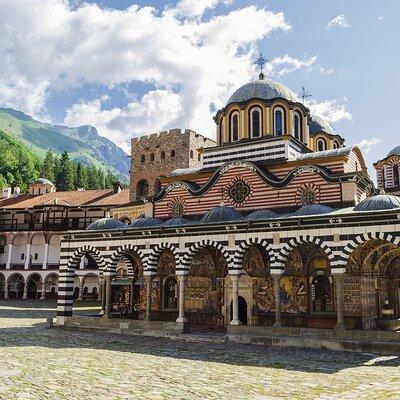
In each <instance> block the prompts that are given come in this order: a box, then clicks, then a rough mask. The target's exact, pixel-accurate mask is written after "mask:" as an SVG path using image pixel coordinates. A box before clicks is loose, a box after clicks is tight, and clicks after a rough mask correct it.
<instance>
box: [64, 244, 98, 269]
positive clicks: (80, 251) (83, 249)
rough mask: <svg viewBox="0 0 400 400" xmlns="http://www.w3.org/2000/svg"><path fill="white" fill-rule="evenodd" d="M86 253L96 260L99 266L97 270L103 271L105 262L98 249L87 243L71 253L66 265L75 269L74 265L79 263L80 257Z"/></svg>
mask: <svg viewBox="0 0 400 400" xmlns="http://www.w3.org/2000/svg"><path fill="white" fill-rule="evenodd" d="M87 253H89V254H90V256H91V257H92V258H93V260H94V261H96V264H97V265H98V266H99V271H103V270H104V269H105V266H106V263H105V261H104V259H103V257H102V256H101V254H100V251H99V250H98V249H96V248H95V247H93V246H89V245H85V246H83V247H81V248H79V249H78V250H76V251H75V252H74V253H73V254H72V256H71V257H70V259H69V260H68V267H69V268H73V269H74V270H75V268H76V265H77V264H78V263H79V261H80V259H81V258H82V257H83V256H84V255H85V254H87Z"/></svg>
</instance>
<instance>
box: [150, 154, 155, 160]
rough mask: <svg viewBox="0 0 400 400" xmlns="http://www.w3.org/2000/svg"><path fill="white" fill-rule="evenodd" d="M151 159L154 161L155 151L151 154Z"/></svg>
mask: <svg viewBox="0 0 400 400" xmlns="http://www.w3.org/2000/svg"><path fill="white" fill-rule="evenodd" d="M150 161H151V162H153V161H154V153H151V154H150Z"/></svg>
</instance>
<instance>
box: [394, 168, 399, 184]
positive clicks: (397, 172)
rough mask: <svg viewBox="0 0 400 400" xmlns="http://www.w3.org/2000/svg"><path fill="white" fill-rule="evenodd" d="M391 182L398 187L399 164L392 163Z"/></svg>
mask: <svg viewBox="0 0 400 400" xmlns="http://www.w3.org/2000/svg"><path fill="white" fill-rule="evenodd" d="M393 183H394V187H396V188H397V187H399V166H398V165H393Z"/></svg>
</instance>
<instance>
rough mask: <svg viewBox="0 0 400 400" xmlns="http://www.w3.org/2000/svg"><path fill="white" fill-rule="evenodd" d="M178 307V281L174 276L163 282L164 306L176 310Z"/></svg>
mask: <svg viewBox="0 0 400 400" xmlns="http://www.w3.org/2000/svg"><path fill="white" fill-rule="evenodd" d="M177 307H178V283H177V281H176V279H175V278H174V277H172V276H171V277H169V278H167V279H166V280H165V282H164V308H167V309H171V310H176V309H177Z"/></svg>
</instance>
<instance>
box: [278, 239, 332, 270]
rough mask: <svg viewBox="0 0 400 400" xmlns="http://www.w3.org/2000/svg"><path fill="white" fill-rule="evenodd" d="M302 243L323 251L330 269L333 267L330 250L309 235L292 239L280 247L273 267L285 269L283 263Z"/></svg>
mask: <svg viewBox="0 0 400 400" xmlns="http://www.w3.org/2000/svg"><path fill="white" fill-rule="evenodd" d="M303 243H314V244H315V245H317V246H318V247H320V248H321V249H322V250H324V252H325V254H326V255H327V257H328V259H329V262H330V265H331V267H334V266H335V264H336V263H335V256H334V254H333V252H332V250H331V249H330V248H329V247H328V246H327V245H326V244H325V243H324V242H323V241H322V240H321V239H319V238H316V237H314V236H311V235H302V236H299V237H296V238H293V239H290V240H289V242H288V243H285V245H284V246H283V247H282V249H281V251H280V252H279V254H278V255H277V257H276V263H275V267H276V268H280V269H284V268H285V262H286V259H287V257H288V255H289V254H290V252H291V251H292V250H294V249H295V248H296V247H298V246H300V245H301V244H303Z"/></svg>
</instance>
